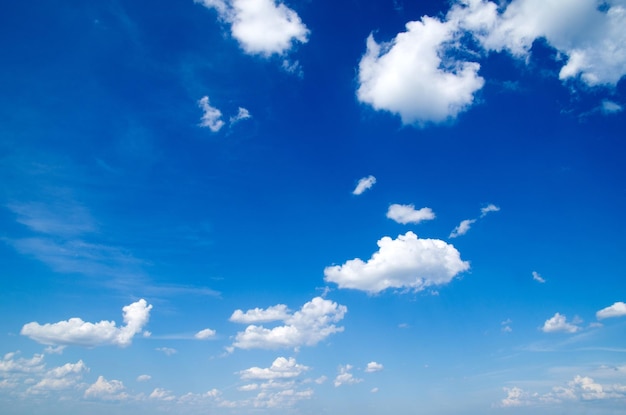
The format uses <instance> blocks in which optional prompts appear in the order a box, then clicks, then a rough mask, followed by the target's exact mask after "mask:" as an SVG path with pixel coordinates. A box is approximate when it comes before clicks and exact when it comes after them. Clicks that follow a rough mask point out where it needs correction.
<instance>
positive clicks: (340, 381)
mask: <svg viewBox="0 0 626 415" xmlns="http://www.w3.org/2000/svg"><path fill="white" fill-rule="evenodd" d="M350 370H352V366H351V365H345V366H339V374H338V375H337V377H336V378H335V381H334V385H335V387H339V386H341V385H353V384H355V383H360V382H363V379H359V378H355V377H354V376H353V375H352V373H350Z"/></svg>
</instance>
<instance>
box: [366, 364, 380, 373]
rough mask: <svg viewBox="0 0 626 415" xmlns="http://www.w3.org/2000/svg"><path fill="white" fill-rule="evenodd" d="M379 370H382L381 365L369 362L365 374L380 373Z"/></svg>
mask: <svg viewBox="0 0 626 415" xmlns="http://www.w3.org/2000/svg"><path fill="white" fill-rule="evenodd" d="M381 370H383V365H381V364H380V363H376V362H369V363H368V364H367V367H366V368H365V372H366V373H374V372H380V371H381Z"/></svg>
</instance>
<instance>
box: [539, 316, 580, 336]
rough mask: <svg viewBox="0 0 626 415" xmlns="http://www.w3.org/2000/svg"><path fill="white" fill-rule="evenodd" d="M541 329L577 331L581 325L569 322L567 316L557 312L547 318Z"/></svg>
mask: <svg viewBox="0 0 626 415" xmlns="http://www.w3.org/2000/svg"><path fill="white" fill-rule="evenodd" d="M541 330H542V331H543V332H544V333H557V332H562V333H576V332H577V331H578V330H580V327H578V326H576V325H574V324H571V323H568V322H567V318H566V317H565V316H564V315H562V314H559V313H555V314H554V316H553V317H551V318H549V319H548V320H546V322H545V323H544V324H543V327H542V328H541Z"/></svg>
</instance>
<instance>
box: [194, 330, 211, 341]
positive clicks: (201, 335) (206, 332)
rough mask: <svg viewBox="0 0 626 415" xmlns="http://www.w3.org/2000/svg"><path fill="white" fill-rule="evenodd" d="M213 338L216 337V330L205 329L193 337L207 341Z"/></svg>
mask: <svg viewBox="0 0 626 415" xmlns="http://www.w3.org/2000/svg"><path fill="white" fill-rule="evenodd" d="M213 336H215V330H212V329H203V330H200V331H199V332H197V333H196V334H194V336H193V337H194V338H196V339H198V340H206V339H210V338H211V337H213Z"/></svg>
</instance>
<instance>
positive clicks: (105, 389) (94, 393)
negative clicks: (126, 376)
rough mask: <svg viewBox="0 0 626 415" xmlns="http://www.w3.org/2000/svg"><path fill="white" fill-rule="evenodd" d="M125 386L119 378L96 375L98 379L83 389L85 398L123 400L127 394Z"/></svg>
mask: <svg viewBox="0 0 626 415" xmlns="http://www.w3.org/2000/svg"><path fill="white" fill-rule="evenodd" d="M125 389H126V387H125V386H124V384H123V383H122V382H121V381H119V380H110V381H109V380H106V379H105V378H104V376H98V380H96V382H95V383H93V384H92V385H90V386H89V387H88V388H87V389H86V390H85V398H97V399H103V400H123V399H127V398H128V397H129V396H128V394H127V393H126V392H124V390H125Z"/></svg>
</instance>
